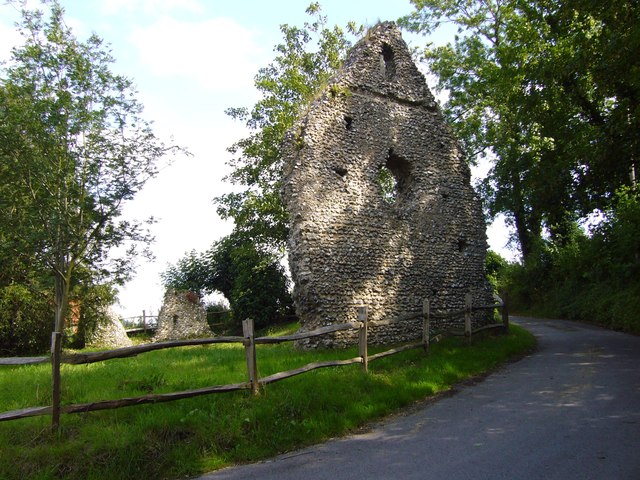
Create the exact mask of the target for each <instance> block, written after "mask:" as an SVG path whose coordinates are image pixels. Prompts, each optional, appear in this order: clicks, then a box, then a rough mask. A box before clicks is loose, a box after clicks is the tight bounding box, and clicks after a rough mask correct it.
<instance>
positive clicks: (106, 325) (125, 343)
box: [86, 310, 132, 348]
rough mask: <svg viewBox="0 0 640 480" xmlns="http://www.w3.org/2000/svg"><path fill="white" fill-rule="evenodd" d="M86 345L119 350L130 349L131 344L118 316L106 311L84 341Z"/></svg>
mask: <svg viewBox="0 0 640 480" xmlns="http://www.w3.org/2000/svg"><path fill="white" fill-rule="evenodd" d="M86 344H87V345H88V346H92V347H108V348H121V347H130V346H131V345H132V342H131V339H130V338H129V337H128V336H127V332H126V330H125V328H124V325H122V322H121V321H120V318H119V317H118V315H117V314H116V313H115V312H113V311H112V310H107V311H106V312H105V315H104V318H103V319H102V320H100V321H99V322H98V324H97V325H96V327H95V330H94V331H93V332H92V333H91V334H90V335H89V337H88V338H87V339H86Z"/></svg>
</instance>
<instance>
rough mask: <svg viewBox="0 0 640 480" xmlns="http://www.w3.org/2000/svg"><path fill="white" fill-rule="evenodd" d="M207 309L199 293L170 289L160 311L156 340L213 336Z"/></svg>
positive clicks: (154, 338)
mask: <svg viewBox="0 0 640 480" xmlns="http://www.w3.org/2000/svg"><path fill="white" fill-rule="evenodd" d="M211 335H212V332H211V329H210V328H209V324H208V323H207V311H206V309H205V308H204V306H203V305H201V304H200V301H199V300H198V297H197V295H195V294H194V293H192V292H184V291H179V290H174V289H168V290H167V291H166V292H165V294H164V300H163V303H162V307H161V308H160V312H158V326H157V329H156V334H155V335H154V337H153V341H154V342H161V341H164V340H182V339H187V338H195V337H206V336H211Z"/></svg>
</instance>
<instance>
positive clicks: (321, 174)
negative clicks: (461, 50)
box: [282, 22, 492, 347]
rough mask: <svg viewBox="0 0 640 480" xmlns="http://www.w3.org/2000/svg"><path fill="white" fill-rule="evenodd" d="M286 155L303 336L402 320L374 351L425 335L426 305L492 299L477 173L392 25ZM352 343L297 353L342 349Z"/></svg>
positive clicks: (331, 91)
mask: <svg viewBox="0 0 640 480" xmlns="http://www.w3.org/2000/svg"><path fill="white" fill-rule="evenodd" d="M285 152H286V155H285V158H286V160H285V161H286V164H285V165H286V166H285V169H286V170H285V179H284V183H283V188H282V195H283V199H284V202H285V205H286V208H287V211H288V213H289V218H290V238H289V244H288V248H289V265H290V269H291V273H292V278H293V281H294V284H295V287H294V293H293V295H294V301H295V304H296V309H297V313H298V315H299V317H300V320H301V324H302V330H313V329H315V328H318V327H321V326H325V325H331V324H335V323H342V322H346V321H355V320H356V316H357V311H356V307H357V306H360V305H367V306H368V307H369V319H371V320H383V319H401V320H402V319H405V320H402V321H400V322H397V323H394V324H392V325H389V326H387V327H382V326H380V327H378V328H375V329H371V330H370V332H369V335H370V339H371V340H372V342H373V343H396V342H400V341H407V340H413V339H415V338H417V337H418V336H419V335H420V325H421V319H420V314H421V313H422V305H423V300H424V299H425V298H429V300H430V302H431V305H432V308H433V309H436V310H445V309H452V308H453V309H459V308H462V307H463V305H464V296H465V293H467V292H471V293H472V296H473V302H474V304H479V303H482V304H487V303H491V302H492V296H491V289H490V287H489V285H488V282H487V281H486V279H485V276H484V270H483V266H484V259H485V255H486V250H487V244H486V233H485V231H486V227H485V223H484V218H483V215H482V209H481V205H480V200H479V199H478V197H477V195H476V194H475V192H474V190H473V188H472V187H471V183H470V171H469V167H468V165H467V163H466V161H465V159H464V156H463V154H462V151H461V149H460V147H459V145H458V143H457V141H456V139H455V138H454V136H453V134H452V132H451V130H450V128H449V127H448V125H447V124H446V122H445V120H444V118H443V116H442V113H441V112H440V110H439V108H438V106H437V104H436V102H435V99H434V97H433V95H432V94H431V92H430V91H429V88H428V87H427V84H426V81H425V79H424V76H423V75H422V74H421V73H420V71H419V70H418V68H417V67H416V65H415V64H414V62H413V60H412V58H411V54H410V52H409V50H408V47H407V45H406V44H405V42H404V41H403V39H402V37H401V34H400V31H399V30H398V28H397V27H396V26H395V24H394V23H391V22H385V23H381V24H378V25H377V26H375V27H373V28H372V29H371V30H370V31H369V32H368V34H367V35H366V37H365V38H363V39H362V40H360V41H359V42H358V43H357V44H356V45H355V46H354V47H353V48H352V50H351V51H350V53H349V54H348V56H347V59H346V61H345V63H344V66H343V67H342V69H341V70H340V71H339V72H338V73H337V74H336V76H335V77H334V78H332V79H331V80H330V81H329V84H328V85H327V87H326V88H325V89H324V91H323V92H322V94H321V96H319V98H318V99H317V100H316V101H314V102H313V103H312V104H311V105H310V107H309V109H308V111H307V112H306V113H305V115H304V116H303V117H302V118H301V119H300V120H299V122H298V123H297V124H296V125H295V126H294V128H293V129H292V130H291V131H290V132H289V134H288V135H287V138H286V140H285ZM475 321H476V322H478V321H482V320H481V319H480V318H479V317H478V318H476V319H475ZM434 327H435V328H437V325H436V326H434ZM354 335H355V333H354V332H348V333H347V334H345V333H343V332H340V333H336V334H334V335H333V336H328V337H314V338H312V339H308V340H304V341H302V344H301V345H300V346H302V347H315V346H341V345H345V344H350V343H351V342H352V340H353V338H351V337H353V336H354Z"/></svg>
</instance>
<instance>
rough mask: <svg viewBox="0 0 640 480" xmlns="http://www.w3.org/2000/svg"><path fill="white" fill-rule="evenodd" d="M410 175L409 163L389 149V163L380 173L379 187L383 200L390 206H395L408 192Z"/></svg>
mask: <svg viewBox="0 0 640 480" xmlns="http://www.w3.org/2000/svg"><path fill="white" fill-rule="evenodd" d="M410 175H411V168H410V166H409V162H407V161H406V160H405V159H404V158H402V157H400V156H398V155H396V154H395V153H394V152H393V149H389V156H388V157H387V161H386V162H385V164H384V165H382V166H381V167H380V170H379V171H378V185H379V186H380V192H381V195H382V200H383V201H384V202H385V203H387V204H389V205H392V204H394V203H395V202H396V201H397V200H398V197H399V196H400V195H401V194H402V193H404V192H405V191H406V189H407V184H408V182H409V178H410Z"/></svg>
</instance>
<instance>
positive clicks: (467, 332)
mask: <svg viewBox="0 0 640 480" xmlns="http://www.w3.org/2000/svg"><path fill="white" fill-rule="evenodd" d="M472 301H473V300H472V298H471V292H468V293H466V294H465V296H464V336H465V337H466V339H467V345H469V344H470V343H471V307H472Z"/></svg>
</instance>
